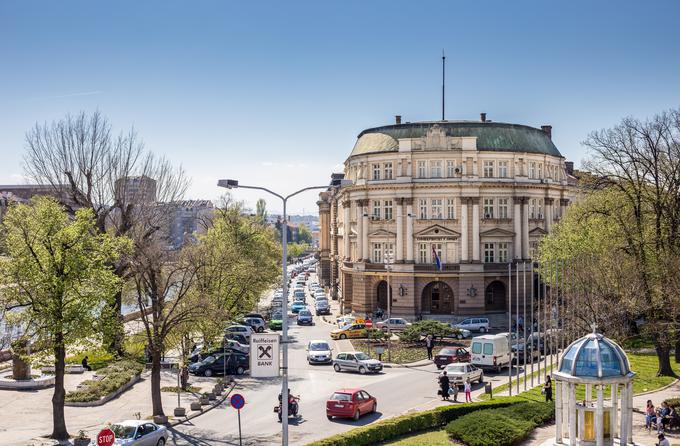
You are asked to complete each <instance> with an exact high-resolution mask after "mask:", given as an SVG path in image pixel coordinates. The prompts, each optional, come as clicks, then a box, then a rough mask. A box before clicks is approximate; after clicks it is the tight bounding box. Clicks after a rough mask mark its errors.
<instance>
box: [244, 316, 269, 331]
mask: <svg viewBox="0 0 680 446" xmlns="http://www.w3.org/2000/svg"><path fill="white" fill-rule="evenodd" d="M243 325H246V326H248V327H250V328H251V329H252V330H253V331H256V332H258V333H262V332H263V331H264V329H265V327H266V323H265V321H264V318H263V317H261V316H260V317H244V318H243Z"/></svg>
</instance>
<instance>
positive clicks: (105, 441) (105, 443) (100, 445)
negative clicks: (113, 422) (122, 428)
mask: <svg viewBox="0 0 680 446" xmlns="http://www.w3.org/2000/svg"><path fill="white" fill-rule="evenodd" d="M114 441H116V434H114V433H113V431H112V430H111V429H109V428H105V429H102V430H101V432H99V434H97V446H112V445H113V442H114Z"/></svg>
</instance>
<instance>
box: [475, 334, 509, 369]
mask: <svg viewBox="0 0 680 446" xmlns="http://www.w3.org/2000/svg"><path fill="white" fill-rule="evenodd" d="M470 354H471V356H472V364H474V365H476V366H477V367H480V368H483V369H494V370H496V372H500V371H501V369H502V368H503V367H507V366H509V365H510V345H509V344H508V338H507V336H505V335H482V336H476V337H474V338H472V342H471V343H470Z"/></svg>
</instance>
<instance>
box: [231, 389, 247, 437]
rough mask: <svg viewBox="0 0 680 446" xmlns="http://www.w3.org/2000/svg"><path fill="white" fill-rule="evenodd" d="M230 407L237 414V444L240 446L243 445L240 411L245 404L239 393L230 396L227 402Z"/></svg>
mask: <svg viewBox="0 0 680 446" xmlns="http://www.w3.org/2000/svg"><path fill="white" fill-rule="evenodd" d="M229 402H230V403H231V407H233V408H234V409H236V411H237V413H238V444H239V446H241V445H242V444H243V437H242V436H241V409H243V406H245V404H246V399H245V398H243V395H241V394H240V393H235V394H233V395H232V396H231V399H230V400H229Z"/></svg>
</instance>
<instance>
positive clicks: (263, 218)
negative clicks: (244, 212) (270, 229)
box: [255, 198, 267, 224]
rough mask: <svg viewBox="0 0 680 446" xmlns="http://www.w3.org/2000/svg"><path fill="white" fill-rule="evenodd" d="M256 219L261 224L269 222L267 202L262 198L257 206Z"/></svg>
mask: <svg viewBox="0 0 680 446" xmlns="http://www.w3.org/2000/svg"><path fill="white" fill-rule="evenodd" d="M255 217H256V218H257V221H258V222H260V223H261V224H265V223H266V222H267V202H266V201H265V200H264V198H260V199H259V200H257V203H256V204H255Z"/></svg>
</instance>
